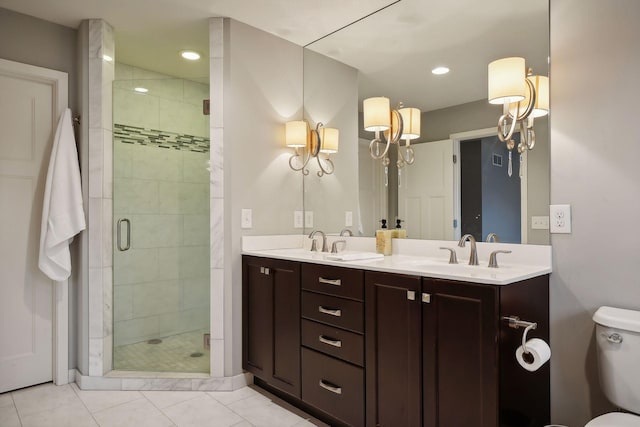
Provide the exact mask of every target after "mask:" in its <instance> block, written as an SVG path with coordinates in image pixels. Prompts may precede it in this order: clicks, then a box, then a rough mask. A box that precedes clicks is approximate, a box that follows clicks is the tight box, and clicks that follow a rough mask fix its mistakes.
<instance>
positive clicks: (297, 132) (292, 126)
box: [285, 120, 309, 148]
mask: <svg viewBox="0 0 640 427" xmlns="http://www.w3.org/2000/svg"><path fill="white" fill-rule="evenodd" d="M308 129H309V127H308V125H307V122H305V121H302V120H296V121H292V122H287V123H286V124H285V143H286V144H287V147H292V148H297V147H306V146H307V140H308V135H309V131H308Z"/></svg>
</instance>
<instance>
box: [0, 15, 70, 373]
mask: <svg viewBox="0 0 640 427" xmlns="http://www.w3.org/2000/svg"><path fill="white" fill-rule="evenodd" d="M76 37H77V31H76V30H74V29H72V28H68V27H63V26H62V25H58V24H54V23H51V22H48V21H43V20H41V19H37V18H33V17H31V16H27V15H23V14H20V13H16V12H13V11H10V10H7V9H2V8H0V58H2V59H8V60H11V61H16V62H22V63H25V64H30V65H36V66H38V67H44V68H50V69H53V70H58V71H64V72H65V73H67V74H68V75H69V107H70V108H71V110H72V111H73V112H74V113H77V112H78V105H79V101H78V99H77V86H78V80H77V79H78V77H77V68H76V67H77V64H76ZM71 251H72V253H73V254H77V253H78V251H77V241H76V243H75V244H73V245H72V248H71ZM74 258H75V259H77V257H74ZM70 280H71V289H70V292H69V368H75V367H76V364H77V358H76V350H75V349H76V345H77V344H76V343H77V341H76V340H77V330H76V328H77V324H78V322H77V318H78V317H77V310H76V296H77V294H78V291H77V289H78V283H79V281H78V280H77V276H76V275H75V273H74V275H73V276H72V277H71V279H70Z"/></svg>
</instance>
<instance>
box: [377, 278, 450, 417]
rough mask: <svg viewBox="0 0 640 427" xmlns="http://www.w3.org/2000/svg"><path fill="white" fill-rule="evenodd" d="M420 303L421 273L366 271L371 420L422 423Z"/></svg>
mask: <svg viewBox="0 0 640 427" xmlns="http://www.w3.org/2000/svg"><path fill="white" fill-rule="evenodd" d="M420 306H421V302H420V278H419V277H413V276H403V275H398V274H388V273H374V272H366V273H365V330H366V338H365V346H366V379H367V383H366V384H367V385H366V408H367V409H366V411H367V424H366V425H367V426H371V427H377V426H380V427H414V426H419V425H420V424H421V404H422V400H421V377H422V374H421V366H422V365H421V353H420V349H421V334H420V328H421V322H420V309H421V307H420ZM453 425H455V424H451V425H450V426H449V427H451V426H453Z"/></svg>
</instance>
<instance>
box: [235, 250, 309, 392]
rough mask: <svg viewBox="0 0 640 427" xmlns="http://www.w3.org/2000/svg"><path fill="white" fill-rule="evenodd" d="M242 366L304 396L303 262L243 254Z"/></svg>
mask: <svg viewBox="0 0 640 427" xmlns="http://www.w3.org/2000/svg"><path fill="white" fill-rule="evenodd" d="M242 275H243V277H242V283H243V289H242V296H243V310H242V313H243V323H244V327H243V347H242V353H243V354H242V360H243V368H244V369H245V370H247V371H249V372H251V373H253V374H254V375H255V376H256V377H258V378H261V379H262V380H264V381H266V382H267V383H269V384H270V385H272V386H273V387H276V388H278V389H280V390H282V391H284V392H286V393H289V394H291V395H293V396H296V397H300V264H299V263H297V262H291V261H283V260H274V259H266V258H258V257H248V256H245V257H243V268H242Z"/></svg>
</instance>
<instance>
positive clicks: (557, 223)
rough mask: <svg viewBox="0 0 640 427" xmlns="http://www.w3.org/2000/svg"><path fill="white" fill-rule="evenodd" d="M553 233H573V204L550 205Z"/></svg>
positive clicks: (551, 229)
mask: <svg viewBox="0 0 640 427" xmlns="http://www.w3.org/2000/svg"><path fill="white" fill-rule="evenodd" d="M549 217H550V222H551V224H550V225H551V227H550V231H551V233H559V234H569V233H571V205H551V206H549Z"/></svg>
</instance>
